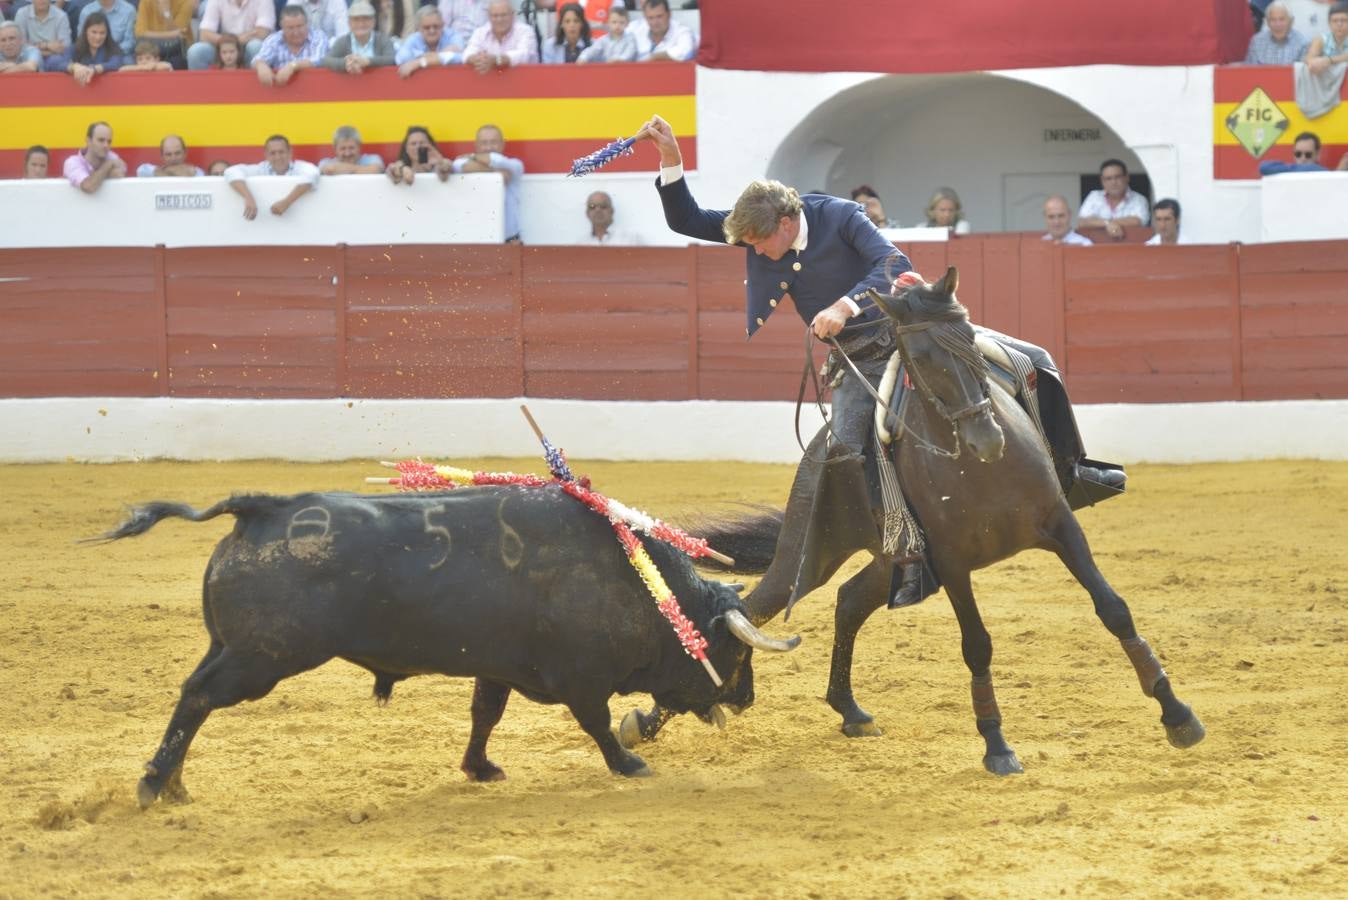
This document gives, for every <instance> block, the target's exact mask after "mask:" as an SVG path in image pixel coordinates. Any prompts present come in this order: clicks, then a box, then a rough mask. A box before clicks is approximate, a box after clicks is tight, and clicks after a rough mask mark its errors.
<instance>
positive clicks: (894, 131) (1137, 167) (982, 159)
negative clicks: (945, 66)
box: [768, 73, 1147, 231]
mask: <svg viewBox="0 0 1348 900" xmlns="http://www.w3.org/2000/svg"><path fill="white" fill-rule="evenodd" d="M1111 157H1113V158H1118V159H1121V160H1123V161H1124V162H1125V163H1126V164H1127V165H1128V169H1129V172H1130V173H1132V175H1133V176H1134V179H1133V188H1134V190H1139V189H1142V190H1143V192H1144V193H1146V192H1147V191H1146V190H1145V187H1146V184H1147V182H1146V175H1145V172H1144V171H1143V170H1142V166H1141V164H1140V163H1139V161H1138V158H1137V156H1136V155H1135V154H1134V153H1133V152H1132V151H1130V150H1129V149H1128V148H1127V146H1126V145H1125V144H1124V143H1123V141H1122V139H1120V138H1119V136H1118V135H1117V134H1116V133H1115V132H1114V131H1113V129H1111V128H1110V127H1109V126H1108V125H1107V124H1106V123H1105V122H1104V121H1103V120H1101V119H1100V118H1099V117H1098V116H1096V115H1095V114H1093V113H1091V112H1089V111H1087V110H1086V109H1084V108H1083V107H1082V106H1080V105H1079V104H1077V103H1076V102H1074V101H1072V100H1069V99H1067V98H1066V97H1063V96H1062V95H1060V94H1056V93H1054V92H1052V91H1050V90H1047V89H1045V88H1042V87H1039V86H1037V85H1032V84H1026V83H1024V82H1019V81H1014V80H1012V79H1009V78H1005V77H1002V76H998V75H989V74H986V73H966V74H956V75H886V76H882V77H879V78H876V79H873V80H871V81H868V82H865V83H864V84H860V85H857V86H856V87H853V88H849V89H847V90H844V91H841V92H839V93H838V94H837V95H835V96H834V97H832V98H830V99H829V100H827V101H826V102H824V103H823V104H821V105H820V106H819V107H818V108H817V109H815V110H814V111H813V112H812V113H810V114H809V115H808V116H806V117H805V119H804V120H802V121H801V123H800V124H799V125H798V126H796V128H795V129H794V130H792V132H791V133H790V134H789V135H788V136H787V138H786V140H785V141H784V142H783V143H782V145H781V146H780V147H778V149H777V152H776V153H775V154H774V155H773V158H772V160H771V162H770V163H769V166H768V175H769V177H771V178H776V179H779V180H781V181H783V182H785V183H787V184H791V185H794V186H795V187H797V188H799V189H800V190H801V191H809V190H822V191H825V192H827V193H830V194H836V195H838V196H843V197H846V196H848V195H849V193H850V191H851V189H852V188H854V187H856V186H857V185H860V184H870V185H872V186H873V187H874V188H875V189H876V190H877V191H878V192H879V194H880V197H881V200H882V201H883V202H884V206H885V212H886V214H887V215H888V216H889V217H890V218H891V219H895V220H897V221H898V223H899V224H900V225H904V226H910V225H922V224H925V220H924V219H923V212H924V210H925V209H926V206H927V201H928V200H929V199H930V197H931V194H932V192H933V191H934V190H935V189H936V188H937V187H940V186H943V185H945V186H949V187H952V188H954V189H955V190H956V191H957V192H958V193H959V196H960V200H961V202H962V205H963V207H964V215H965V218H967V219H968V220H969V221H970V223H971V224H972V226H973V229H974V230H975V231H1021V230H1033V229H1038V228H1042V227H1043V224H1044V220H1043V203H1044V200H1045V199H1046V198H1047V197H1048V196H1049V195H1050V194H1055V193H1056V194H1063V195H1064V196H1066V197H1067V198H1068V201H1069V204H1070V205H1072V206H1073V208H1074V209H1075V207H1076V206H1077V205H1079V204H1080V202H1081V200H1082V199H1083V198H1084V196H1085V191H1086V190H1088V189H1089V188H1090V187H1091V186H1092V184H1091V180H1092V179H1094V178H1096V177H1097V175H1098V172H1099V168H1100V163H1101V162H1103V161H1104V160H1106V159H1109V158H1111Z"/></svg>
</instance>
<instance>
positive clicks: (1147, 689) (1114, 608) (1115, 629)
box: [1054, 513, 1207, 748]
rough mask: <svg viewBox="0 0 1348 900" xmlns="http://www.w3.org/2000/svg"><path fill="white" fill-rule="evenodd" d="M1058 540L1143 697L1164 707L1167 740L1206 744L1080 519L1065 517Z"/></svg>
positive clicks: (1203, 732)
mask: <svg viewBox="0 0 1348 900" xmlns="http://www.w3.org/2000/svg"><path fill="white" fill-rule="evenodd" d="M1054 537H1055V538H1056V540H1057V542H1058V546H1057V547H1056V548H1055V549H1056V550H1057V553H1058V556H1059V557H1061V559H1062V561H1063V564H1064V565H1065V566H1067V568H1068V571H1070V572H1071V573H1072V575H1073V576H1075V577H1076V579H1077V581H1079V582H1081V585H1082V587H1084V588H1086V590H1087V591H1089V592H1090V595H1091V600H1092V601H1093V602H1094V603H1095V614H1096V615H1097V616H1099V617H1100V621H1101V622H1103V623H1104V625H1105V627H1106V628H1108V629H1109V633H1110V634H1112V635H1114V637H1116V638H1118V639H1119V642H1120V643H1121V644H1123V650H1124V652H1125V653H1127V654H1128V659H1129V661H1130V662H1132V664H1133V669H1134V670H1135V671H1136V672H1137V679H1138V681H1139V682H1140V683H1141V685H1142V693H1144V694H1146V695H1147V696H1148V697H1153V698H1155V699H1156V701H1157V702H1158V703H1159V704H1160V705H1161V724H1162V725H1164V726H1165V733H1166V738H1167V739H1168V740H1169V741H1170V743H1171V744H1173V745H1175V746H1176V747H1181V748H1184V747H1192V746H1193V745H1194V744H1197V743H1198V742H1199V741H1201V740H1203V737H1204V736H1205V735H1206V734H1207V730H1206V729H1205V728H1204V727H1203V723H1202V722H1200V721H1199V720H1198V716H1196V715H1194V711H1193V710H1192V709H1190V708H1189V706H1188V705H1187V704H1185V703H1181V702H1180V701H1179V699H1178V698H1177V697H1176V696H1175V692H1174V690H1173V689H1172V688H1171V686H1170V679H1169V678H1168V677H1167V676H1166V674H1165V670H1164V669H1162V668H1161V663H1160V660H1158V659H1157V658H1156V654H1155V653H1153V652H1152V649H1151V647H1150V646H1149V645H1148V644H1147V642H1146V641H1145V640H1143V639H1142V638H1141V637H1139V636H1138V633H1137V629H1136V628H1134V627H1133V616H1132V613H1130V612H1129V611H1128V604H1127V603H1125V602H1124V601H1123V598H1122V597H1120V596H1119V595H1118V594H1117V593H1116V592H1115V591H1114V589H1113V588H1112V587H1110V586H1109V582H1107V581H1105V576H1104V575H1102V574H1101V573H1100V569H1099V567H1098V566H1096V564H1095V558H1094V557H1092V556H1091V549H1090V546H1089V545H1088V544H1087V542H1086V535H1085V534H1084V533H1083V532H1082V530H1081V526H1080V525H1079V524H1078V523H1077V520H1076V517H1075V516H1073V515H1072V514H1071V513H1065V514H1064V518H1063V519H1062V520H1061V521H1060V523H1059V525H1058V527H1057V528H1056V529H1055V533H1054Z"/></svg>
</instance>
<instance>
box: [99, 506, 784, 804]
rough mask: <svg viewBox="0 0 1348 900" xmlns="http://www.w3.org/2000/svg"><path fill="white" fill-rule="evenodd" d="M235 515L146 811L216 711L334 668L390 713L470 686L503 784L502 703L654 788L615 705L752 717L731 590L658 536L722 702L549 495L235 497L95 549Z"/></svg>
mask: <svg viewBox="0 0 1348 900" xmlns="http://www.w3.org/2000/svg"><path fill="white" fill-rule="evenodd" d="M222 513H229V514H230V515H233V516H234V517H235V518H236V522H235V525H234V530H233V532H232V533H231V534H229V535H228V536H226V537H225V538H224V539H223V540H221V541H220V543H219V544H218V545H217V546H216V548H215V552H214V553H213V554H212V556H211V560H210V563H209V564H208V565H207V568H206V575H205V580H204V587H203V597H202V606H203V613H204V618H205V624H206V630H207V631H208V632H209V634H210V649H208V650H207V651H206V655H205V656H204V657H203V658H202V660H201V662H200V663H199V664H198V665H197V668H196V670H195V671H194V672H193V673H192V674H191V676H189V677H188V679H187V681H186V682H185V683H184V684H183V688H182V696H181V699H180V700H179V702H178V706H177V708H176V709H175V710H174V713H173V717H172V719H171V720H170V721H169V725H168V729H167V731H166V733H165V735H164V740H163V743H162V744H161V745H160V747H159V749H158V752H156V753H155V756H154V758H153V759H152V760H151V761H150V763H149V764H148V765H147V766H146V773H147V774H146V775H145V777H144V778H143V779H142V780H141V783H140V789H139V797H140V802H141V805H142V806H148V805H149V804H150V803H153V802H154V800H155V798H156V797H158V796H159V795H160V793H161V791H167V796H169V797H170V798H172V799H185V798H186V794H185V792H184V790H183V788H182V781H181V770H182V764H183V759H184V757H185V755H186V753H187V748H188V746H189V745H190V744H191V742H192V738H193V736H194V735H195V734H196V732H197V729H199V728H200V727H201V725H202V723H203V722H204V721H205V719H206V717H207V716H208V715H209V714H210V712H211V711H212V710H215V709H220V708H222V707H227V706H231V705H233V704H236V703H238V702H240V701H242V700H256V699H259V698H261V697H263V696H266V694H267V693H269V692H270V691H271V689H272V688H273V687H275V686H276V684H277V682H279V681H281V680H282V679H283V678H288V677H290V676H292V675H296V674H298V673H300V672H304V671H307V670H309V669H313V668H315V667H317V666H320V665H322V664H323V663H325V662H327V661H328V660H330V659H333V658H334V657H340V658H342V659H345V660H348V661H349V662H353V663H355V664H357V665H359V666H363V667H365V668H366V669H369V670H370V671H371V672H373V673H374V675H375V679H376V682H375V692H376V694H377V695H378V696H380V697H381V699H385V700H386V699H387V698H388V695H389V692H390V691H391V689H392V685H393V683H394V682H396V681H398V680H400V679H403V678H406V677H409V676H412V675H421V674H431V673H439V674H443V675H452V676H473V677H475V678H476V679H477V682H476V685H475V689H474V693H473V701H472V733H471V735H470V737H469V740H468V747H467V749H466V751H465V752H464V757H463V763H462V768H463V771H464V773H465V774H467V776H468V777H469V778H470V779H473V780H478V781H490V780H497V779H500V778H502V777H504V774H503V772H502V771H501V769H500V768H498V767H497V766H496V765H494V764H493V763H492V762H491V761H490V760H488V759H487V755H486V744H487V739H488V737H489V736H490V734H491V730H492V728H493V727H494V726H495V725H496V723H497V722H498V721H499V720H500V718H501V714H502V712H503V711H504V709H505V704H506V700H507V698H508V697H509V695H510V691H511V690H512V689H513V690H516V691H519V692H520V693H521V694H523V695H524V696H526V697H528V698H529V699H531V700H534V701H537V702H540V703H564V704H566V706H567V708H568V709H570V711H571V712H572V714H573V715H574V716H575V718H576V721H577V722H578V723H579V724H580V727H581V728H583V729H584V730H585V732H586V733H587V734H589V735H590V737H592V738H593V739H594V741H595V743H596V744H598V745H599V749H600V751H601V752H602V753H603V755H604V761H605V762H606V763H607V764H608V767H609V768H610V769H611V770H612V771H613V772H615V773H619V774H622V775H643V774H648V772H649V770H647V768H646V766H645V763H643V762H642V760H641V759H640V757H638V756H636V755H634V754H633V753H631V752H629V751H627V750H625V749H623V748H622V747H621V746H620V745H619V744H618V742H617V741H616V740H615V739H614V736H613V734H612V732H611V731H610V727H609V726H610V720H609V710H608V700H609V698H610V697H611V696H612V695H613V694H614V693H621V694H627V693H632V692H635V691H641V692H644V693H649V694H651V695H652V696H653V697H654V698H655V699H656V701H657V702H658V703H659V704H660V705H661V706H662V707H665V708H668V709H671V710H678V711H689V712H693V713H696V714H698V715H700V716H702V717H704V718H709V717H711V716H712V715H714V714H715V712H716V711H715V709H714V707H715V705H716V704H718V703H725V704H727V705H730V706H731V707H732V708H743V707H747V706H748V705H749V704H751V703H752V702H753V699H754V689H753V668H752V665H751V659H752V655H753V649H752V648H753V647H754V646H757V647H759V648H761V649H768V650H788V649H791V648H793V647H794V646H795V645H796V643H798V642H799V639H798V638H795V639H792V640H791V641H774V640H771V639H769V638H766V637H764V636H763V635H762V634H761V633H759V632H758V631H757V629H755V628H754V627H753V626H752V625H750V624H749V622H748V619H747V618H746V617H745V609H744V606H743V604H742V603H741V602H740V600H739V597H738V596H737V595H736V593H735V591H734V590H733V589H732V588H731V587H730V586H729V585H726V584H723V583H721V582H718V581H708V580H705V579H703V578H701V577H700V576H699V575H698V574H697V573H696V572H695V571H694V570H693V568H692V566H691V565H690V564H689V562H688V560H687V559H686V558H685V557H683V556H682V555H681V554H680V553H678V552H677V551H674V550H672V549H670V548H669V547H667V546H665V545H664V544H661V543H659V542H657V541H649V540H644V541H643V543H644V544H645V546H646V549H647V551H648V552H649V553H650V555H651V557H652V559H653V560H654V561H655V563H656V565H657V566H658V567H659V569H660V571H661V573H662V574H663V576H664V578H665V579H666V581H667V583H668V584H669V587H670V588H671V589H672V590H673V592H674V593H675V595H676V596H677V597H678V599H679V603H680V605H681V606H682V608H683V611H684V614H685V615H687V616H688V618H689V619H691V620H692V621H693V623H694V624H695V625H696V627H697V628H698V629H699V630H700V631H701V632H702V634H703V635H704V636H705V637H706V638H707V641H708V642H709V647H708V649H707V655H708V657H709V658H710V659H711V662H712V664H713V665H714V666H715V667H716V669H717V671H718V672H719V673H720V675H721V676H722V678H723V679H724V682H725V683H724V686H723V687H721V688H717V687H716V686H715V685H714V684H713V683H712V681H711V679H710V678H709V677H708V675H707V674H706V672H705V671H704V670H703V668H702V666H701V665H700V664H699V663H698V662H697V661H695V660H693V659H692V658H691V657H689V656H688V655H687V654H686V653H685V652H684V650H683V648H682V646H681V645H680V643H679V640H678V638H677V637H676V636H675V634H674V632H673V630H672V629H671V627H670V626H669V624H668V623H667V622H666V621H665V619H664V617H663V616H662V615H661V613H660V611H659V610H658V609H657V608H656V606H655V603H654V601H653V600H652V598H651V596H650V594H649V592H648V591H647V590H646V587H645V586H644V584H643V583H642V582H641V580H640V578H639V577H638V575H637V573H636V572H635V570H634V569H633V568H632V566H631V565H629V564H628V562H627V559H626V556H625V554H624V552H623V550H622V548H621V546H620V545H619V544H618V541H617V539H616V538H615V536H614V533H613V530H612V528H611V527H610V525H609V523H608V522H607V521H605V520H604V519H603V518H601V517H600V516H598V515H596V514H595V513H593V512H591V511H590V510H588V509H586V508H584V507H583V506H582V505H581V504H580V503H578V502H577V501H576V500H574V499H572V498H571V497H569V496H566V495H564V494H563V493H562V492H561V491H560V490H558V489H556V488H551V487H548V488H520V487H487V488H465V489H460V490H456V491H450V492H446V493H436V494H416V495H389V496H363V495H354V494H300V495H297V496H294V497H274V496H267V495H252V496H236V497H232V498H230V499H228V500H224V501H221V502H220V503H217V504H216V505H214V506H212V507H210V508H209V509H206V510H202V511H196V510H193V509H192V508H190V507H188V506H184V505H181V504H173V503H162V502H156V503H150V504H147V505H145V506H142V507H139V508H137V509H136V510H134V511H133V513H132V515H131V518H130V519H128V521H127V522H125V523H124V524H123V525H121V526H120V527H119V528H117V529H116V530H114V531H111V532H109V533H107V534H105V535H103V536H102V538H101V539H103V540H116V539H119V538H124V537H130V536H133V535H139V534H143V533H144V532H146V531H148V530H149V529H150V528H151V527H153V526H154V525H155V523H157V522H159V521H160V520H162V519H164V518H166V517H170V516H177V517H181V518H186V519H190V520H192V521H196V522H200V521H205V520H207V519H211V518H214V517H216V516H218V515H220V514H222Z"/></svg>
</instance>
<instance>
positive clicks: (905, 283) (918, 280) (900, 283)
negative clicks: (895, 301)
mask: <svg viewBox="0 0 1348 900" xmlns="http://www.w3.org/2000/svg"><path fill="white" fill-rule="evenodd" d="M926 283H927V279H925V278H923V277H922V276H921V275H919V274H918V273H917V272H904V273H903V274H902V275H900V276H899V277H898V278H895V279H894V292H895V293H898V292H899V291H900V290H902V289H903V288H906V287H912V286H913V285H915V284H926Z"/></svg>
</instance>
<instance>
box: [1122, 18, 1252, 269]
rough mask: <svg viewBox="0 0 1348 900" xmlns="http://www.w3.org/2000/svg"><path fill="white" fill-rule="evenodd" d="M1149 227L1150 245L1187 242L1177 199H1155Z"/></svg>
mask: <svg viewBox="0 0 1348 900" xmlns="http://www.w3.org/2000/svg"><path fill="white" fill-rule="evenodd" d="M1271 8H1272V7H1270V9H1271ZM1151 227H1152V229H1153V230H1154V231H1155V232H1156V233H1155V234H1153V235H1152V236H1151V237H1150V238H1148V239H1147V244H1149V245H1151V246H1158V245H1160V244H1187V243H1189V242H1188V241H1186V240H1185V239H1184V238H1182V237H1180V205H1179V201H1178V200H1172V199H1170V198H1169V197H1167V198H1165V199H1164V200H1157V201H1156V205H1155V206H1153V207H1152V208H1151Z"/></svg>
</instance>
